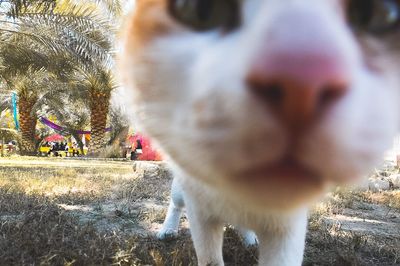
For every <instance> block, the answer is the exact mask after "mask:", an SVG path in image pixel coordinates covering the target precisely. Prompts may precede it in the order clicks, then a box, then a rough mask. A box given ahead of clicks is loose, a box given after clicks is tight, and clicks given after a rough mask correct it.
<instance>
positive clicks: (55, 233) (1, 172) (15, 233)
mask: <svg viewBox="0 0 400 266" xmlns="http://www.w3.org/2000/svg"><path fill="white" fill-rule="evenodd" d="M135 170H136V171H135V172H134V171H133V168H132V164H131V163H129V162H104V161H66V160H61V159H53V160H48V159H40V160H37V159H33V158H32V159H21V158H17V159H14V160H7V159H5V160H0V265H196V263H195V261H196V259H195V253H194V250H193V246H192V243H191V241H190V235H189V230H188V223H187V221H186V219H185V218H182V230H181V232H180V237H179V238H178V239H176V240H170V241H168V242H160V241H158V240H156V239H155V238H154V233H155V231H156V230H157V229H158V228H159V227H160V226H161V223H162V221H163V218H164V216H165V211H166V206H167V204H168V198H169V191H168V190H169V185H170V182H171V177H170V174H169V172H168V171H167V170H166V168H165V167H164V165H163V164H139V165H138V166H137V167H135ZM388 171H396V169H390V170H388ZM224 258H225V261H226V264H227V265H254V264H256V262H257V252H256V250H255V249H246V248H245V247H243V245H242V243H241V241H240V238H239V237H238V235H237V234H236V233H235V231H234V230H233V229H232V228H231V227H229V226H228V227H227V228H226V233H225V241H224ZM304 265H343V266H346V265H400V191H399V190H394V189H392V190H389V191H386V192H375V193H373V192H360V191H358V192H351V191H346V190H342V189H338V190H336V191H334V192H332V193H331V194H330V195H329V196H328V197H327V199H326V200H325V201H324V202H323V203H320V204H318V205H316V206H315V208H314V210H313V212H312V214H311V215H310V223H309V233H308V235H307V247H306V254H305V260H304Z"/></svg>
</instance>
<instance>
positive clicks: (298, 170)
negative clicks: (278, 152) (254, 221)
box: [237, 157, 323, 186]
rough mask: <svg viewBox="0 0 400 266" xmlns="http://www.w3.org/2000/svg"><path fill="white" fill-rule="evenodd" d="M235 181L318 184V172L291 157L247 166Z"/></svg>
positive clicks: (264, 183)
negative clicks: (250, 166)
mask: <svg viewBox="0 0 400 266" xmlns="http://www.w3.org/2000/svg"><path fill="white" fill-rule="evenodd" d="M237 181H239V182H241V183H246V184H247V185H257V186H258V185H260V186H262V185H272V184H278V185H287V186H296V185H300V184H301V185H302V186H303V185H306V184H307V185H311V184H313V185H320V184H322V182H323V181H322V179H321V178H320V177H319V175H318V173H317V172H316V171H314V170H312V169H311V168H309V167H306V166H305V165H303V164H301V163H300V162H299V161H298V160H296V159H294V158H292V157H285V158H283V159H281V160H279V161H277V162H274V163H268V164H265V165H261V166H256V167H252V168H249V169H247V170H245V171H243V172H241V173H240V175H239V176H238V178H237Z"/></svg>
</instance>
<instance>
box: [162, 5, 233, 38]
mask: <svg viewBox="0 0 400 266" xmlns="http://www.w3.org/2000/svg"><path fill="white" fill-rule="evenodd" d="M169 11H170V13H171V15H172V16H173V17H174V18H175V19H176V20H178V21H179V22H180V23H182V24H184V25H186V26H188V27H190V28H192V29H193V30H196V31H208V30H214V29H222V30H226V31H229V30H232V29H234V28H236V27H237V26H239V24H240V14H239V12H240V11H239V3H238V0H169Z"/></svg>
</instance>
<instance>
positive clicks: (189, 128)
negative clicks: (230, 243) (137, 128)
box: [121, 0, 400, 266]
mask: <svg viewBox="0 0 400 266" xmlns="http://www.w3.org/2000/svg"><path fill="white" fill-rule="evenodd" d="M139 2H141V3H139ZM148 2H149V3H150V2H163V1H162V0H156V1H154V0H150V1H148ZM340 2H341V1H339V0H328V1H321V0H287V1H283V0H265V1H261V0H243V1H242V4H243V8H242V13H243V23H242V26H241V27H240V28H239V29H238V30H236V31H234V32H232V33H229V34H226V35H224V36H221V33H220V32H219V31H210V32H202V33H198V32H194V31H191V30H189V29H187V28H185V27H183V26H181V25H179V23H178V22H175V21H174V20H173V19H172V18H168V19H167V22H166V23H168V25H170V24H173V25H174V28H173V29H171V30H170V31H167V33H165V32H163V33H157V32H155V33H154V34H153V35H152V34H151V33H150V37H149V38H148V37H146V38H144V37H143V38H142V39H141V37H140V36H138V35H137V36H135V35H134V34H131V33H130V31H132V28H129V27H128V33H127V35H128V37H127V42H126V45H125V52H124V53H123V56H122V64H121V65H122V68H121V69H122V72H123V78H124V80H125V85H126V87H127V89H128V90H127V91H128V92H129V93H132V94H131V95H130V96H129V97H128V98H129V99H131V100H133V101H132V104H131V106H134V107H135V112H136V113H138V114H139V118H140V120H141V124H142V125H143V129H144V130H145V131H146V132H147V133H148V134H149V135H150V136H152V137H153V138H154V139H155V141H156V142H157V143H158V144H159V145H160V146H161V147H162V149H163V150H164V151H165V152H166V154H168V155H169V157H170V158H171V160H172V161H173V162H174V165H175V167H174V168H175V174H176V178H175V180H174V185H173V188H172V200H171V203H170V206H169V209H168V214H167V217H166V220H165V223H164V226H163V229H162V230H161V231H160V232H159V237H161V238H163V237H165V236H167V235H169V234H174V233H176V232H177V230H178V226H179V219H180V216H181V211H182V209H183V207H184V206H185V208H186V211H187V215H188V218H189V222H190V229H191V234H192V238H193V242H194V245H195V249H196V253H197V257H198V261H199V265H209V264H211V265H223V259H222V251H221V249H222V235H223V226H224V224H225V223H230V224H233V225H235V226H238V227H239V228H247V229H251V230H254V232H255V233H256V234H257V237H258V241H259V247H260V262H259V263H260V265H276V266H285V265H287V266H289V265H290V266H292V265H301V262H302V257H303V251H304V239H305V233H306V223H307V208H306V205H307V204H308V203H309V202H310V201H311V200H313V199H315V198H317V197H319V196H320V195H321V193H322V192H323V191H324V190H325V188H326V187H327V186H329V185H330V184H331V183H342V182H345V181H348V180H353V179H354V178H356V177H359V176H361V175H363V174H365V173H366V171H368V170H369V169H370V168H371V167H373V166H374V165H376V164H377V163H378V162H379V160H380V158H381V156H382V154H383V151H384V150H385V149H386V148H388V147H389V146H390V144H391V140H392V137H393V136H394V135H395V133H396V131H397V129H398V122H399V112H398V109H397V108H396V103H397V101H398V99H399V97H398V89H399V87H400V86H399V84H400V83H399V80H398V77H399V75H398V71H397V70H396V68H395V67H394V65H395V64H394V61H395V60H394V59H393V58H392V57H390V56H388V57H387V58H386V57H384V56H382V57H378V58H377V59H376V61H382V62H376V63H377V64H378V65H379V66H380V68H379V71H378V70H375V69H374V68H370V67H369V66H368V64H367V62H366V61H368V60H366V57H367V56H368V55H367V54H366V53H365V52H363V51H362V48H361V45H360V43H359V41H358V39H357V37H356V36H355V35H354V34H353V32H352V31H351V30H350V29H349V26H348V25H347V24H346V21H345V19H344V16H343V10H341V7H340ZM138 4H139V6H140V5H142V6H145V5H146V0H138ZM139 8H140V7H139ZM146 14H147V13H146ZM164 15H165V14H164ZM133 16H136V17H139V20H140V16H141V14H140V13H139V12H137V13H135V14H134V15H133ZM158 19H159V18H157V17H154V20H155V21H157V20H158ZM162 19H164V17H163V18H162ZM162 19H160V21H159V24H162V23H163V21H162ZM132 27H135V25H134V26H132ZM275 30H280V31H291V32H290V38H289V39H288V42H287V43H279V44H278V45H279V47H280V46H282V45H288V46H290V45H292V46H293V49H304V51H305V52H307V49H320V48H321V47H325V48H326V50H324V51H335V53H336V56H337V57H338V58H339V59H338V60H342V63H343V66H345V67H346V71H347V73H348V75H349V80H351V82H350V86H349V91H348V93H347V94H346V95H345V96H344V98H343V99H342V100H341V101H340V102H338V103H337V104H336V105H335V107H334V108H332V109H331V110H330V111H329V113H328V114H327V115H326V116H325V117H324V119H323V120H322V121H321V122H320V123H319V124H318V126H316V127H315V128H313V130H312V131H311V132H309V134H307V135H305V136H303V137H302V139H301V145H300V149H299V150H298V151H297V153H296V154H295V155H296V159H297V160H299V161H300V162H301V163H303V164H304V165H306V166H308V167H310V168H312V169H314V170H315V171H317V172H318V173H319V175H320V177H321V180H322V181H321V182H322V183H323V184H322V185H321V186H320V187H319V186H318V187H313V186H312V185H310V186H308V184H304V185H302V184H296V185H293V186H291V185H290V184H281V185H280V186H277V185H276V184H275V185H271V186H265V187H262V188H260V189H259V190H256V191H255V192H254V193H248V192H249V191H248V190H249V188H247V187H246V184H242V185H237V183H235V182H234V181H233V180H232V178H233V177H237V176H240V175H241V173H242V172H243V171H245V170H247V169H251V168H252V167H256V166H257V165H260V164H268V163H271V162H274V161H275V160H277V158H279V157H280V156H282V154H283V153H284V152H285V151H286V150H287V149H288V145H289V144H288V143H289V138H290V137H289V136H288V132H287V131H286V129H285V128H284V127H283V126H281V125H280V123H279V122H278V121H277V120H276V119H275V118H274V116H273V115H272V114H271V113H269V112H266V110H265V108H264V107H265V106H264V104H263V103H260V102H258V101H257V99H255V98H254V95H252V94H251V93H250V92H249V90H248V89H247V88H246V85H245V82H244V81H245V79H246V75H247V73H248V71H249V69H250V68H251V65H252V63H253V61H254V59H255V58H257V56H258V55H259V54H260V50H262V49H268V43H269V42H271V43H273V42H272V41H273V40H272V39H268V38H271V37H268V36H271V35H272V36H273V33H274V31H275ZM135 33H136V34H139V33H140V29H136V31H135ZM130 34H131V36H129V35H130ZM289 41H290V42H289ZM133 42H134V43H140V44H139V45H136V46H135V48H134V49H133V48H132V49H131V48H130V46H131V45H132V43H133ZM141 42H143V43H141ZM265 46H267V48H265ZM271 47H273V45H271ZM279 47H273V48H271V49H281V48H279ZM243 235H244V237H245V239H246V241H247V243H248V244H254V243H255V242H256V241H257V240H256V238H255V236H254V235H253V233H252V232H251V231H244V232H243Z"/></svg>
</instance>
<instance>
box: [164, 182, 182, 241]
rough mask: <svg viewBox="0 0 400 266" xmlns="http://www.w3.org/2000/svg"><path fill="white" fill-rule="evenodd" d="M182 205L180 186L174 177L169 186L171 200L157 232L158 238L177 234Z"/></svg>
mask: <svg viewBox="0 0 400 266" xmlns="http://www.w3.org/2000/svg"><path fill="white" fill-rule="evenodd" d="M184 207H185V202H184V199H183V192H182V187H181V186H180V184H179V182H178V181H177V180H176V179H174V180H173V181H172V186H171V200H170V202H169V206H168V211H167V215H166V217H165V220H164V223H163V226H162V228H161V229H160V231H159V232H158V233H157V238H158V239H160V240H164V239H169V238H174V237H176V236H177V235H178V230H179V222H180V219H181V216H182V211H183V208H184Z"/></svg>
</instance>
